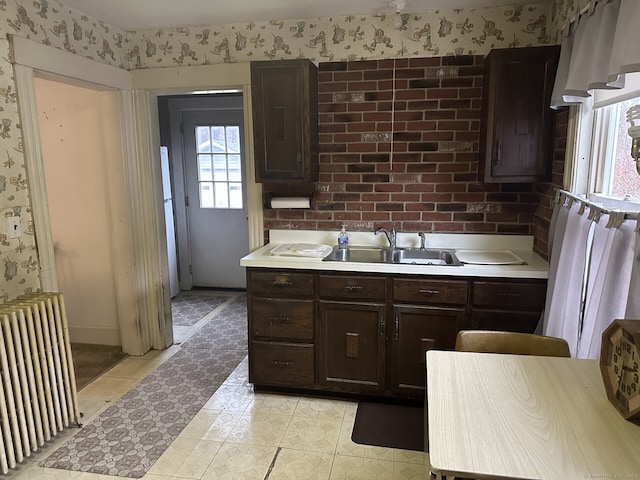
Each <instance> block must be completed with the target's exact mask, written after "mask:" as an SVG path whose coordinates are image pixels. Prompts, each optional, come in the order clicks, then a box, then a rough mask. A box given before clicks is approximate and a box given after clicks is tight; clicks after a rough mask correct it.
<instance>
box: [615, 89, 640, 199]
mask: <svg viewBox="0 0 640 480" xmlns="http://www.w3.org/2000/svg"><path fill="white" fill-rule="evenodd" d="M639 103H640V99H637V98H635V99H632V100H627V101H626V102H621V103H620V104H619V109H618V116H617V122H618V125H617V127H618V128H617V135H616V146H615V149H614V153H613V164H612V175H611V179H610V191H609V192H607V193H608V194H609V195H614V196H621V197H624V196H625V195H632V196H640V175H638V172H637V170H636V164H635V162H634V161H633V158H632V157H631V142H632V139H631V137H630V136H629V133H628V132H627V130H628V128H629V126H630V124H629V122H627V110H628V109H629V108H630V107H631V106H633V105H636V104H639Z"/></svg>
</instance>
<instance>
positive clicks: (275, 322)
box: [251, 298, 313, 340]
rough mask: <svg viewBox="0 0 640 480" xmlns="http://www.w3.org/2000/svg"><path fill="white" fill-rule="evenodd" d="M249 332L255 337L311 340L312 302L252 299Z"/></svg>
mask: <svg viewBox="0 0 640 480" xmlns="http://www.w3.org/2000/svg"><path fill="white" fill-rule="evenodd" d="M251 331H252V332H253V335H255V336H256V337H270V338H276V337H277V338H291V339H296V340H313V300H283V299H277V298H269V299H266V298H254V299H253V300H252V301H251Z"/></svg>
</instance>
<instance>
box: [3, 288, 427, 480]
mask: <svg viewBox="0 0 640 480" xmlns="http://www.w3.org/2000/svg"><path fill="white" fill-rule="evenodd" d="M234 298H235V295H233V296H232V298H231V299H230V300H229V301H233V299H234ZM203 323H204V322H198V323H197V324H195V325H192V326H186V327H175V330H174V335H175V342H176V343H175V344H174V345H173V346H171V347H170V348H168V349H167V350H163V351H151V352H149V353H147V354H146V355H144V356H142V357H128V358H126V359H125V360H123V361H122V362H120V363H119V364H118V365H117V366H116V367H115V368H113V369H112V370H110V371H108V372H107V373H106V374H104V375H103V376H101V377H100V378H98V379H97V380H95V381H94V382H92V383H91V384H89V385H88V386H87V387H85V388H84V389H83V390H81V391H80V392H79V402H80V411H81V412H83V414H84V417H83V423H89V422H90V421H91V420H92V419H93V418H95V417H96V416H97V415H98V414H100V413H101V412H102V411H103V410H104V409H106V408H107V407H108V406H109V405H110V404H111V403H113V402H115V401H117V400H118V399H119V398H120V397H121V396H122V395H124V394H125V393H126V392H127V391H128V390H129V389H131V388H133V387H134V386H135V385H136V384H137V383H138V382H140V381H141V380H142V379H143V378H144V377H145V376H146V375H148V374H149V373H151V372H152V371H153V370H154V369H155V368H157V367H158V366H159V365H160V364H161V363H162V362H164V361H165V360H167V359H168V358H170V357H171V356H172V355H173V354H175V353H176V352H177V351H179V349H180V344H181V343H183V342H184V341H185V340H186V339H188V338H189V337H190V336H191V335H193V333H195V332H196V331H197V330H198V329H199V328H200V327H201V326H202V324H203ZM247 376H248V366H247V360H246V358H245V360H244V361H242V362H241V363H240V365H238V367H237V368H236V370H235V371H234V372H233V373H232V374H231V375H230V376H229V377H228V378H227V380H226V381H225V383H224V384H223V385H222V386H221V387H220V388H219V389H218V390H217V391H216V392H215V393H214V394H213V395H212V397H211V398H210V400H209V401H208V402H207V403H206V404H205V405H204V407H203V408H202V409H201V410H200V412H199V413H198V414H197V415H196V416H195V417H194V418H193V420H192V421H191V422H190V423H189V425H188V426H187V427H186V428H185V429H184V430H183V431H182V432H181V434H180V435H179V436H178V438H177V439H176V440H175V441H174V442H173V444H172V445H171V446H170V447H169V449H168V450H167V451H166V452H165V453H164V454H163V455H162V457H160V459H159V460H158V461H157V462H156V464H155V465H154V466H153V467H152V468H151V470H150V471H149V473H147V474H146V475H145V476H144V477H142V478H143V479H145V480H178V479H182V480H184V479H203V480H213V479H215V480H222V479H233V480H267V479H268V480H285V479H286V480H365V479H366V480H368V479H380V480H411V479H426V478H428V466H427V465H428V458H427V455H426V454H424V453H421V452H414V451H409V450H397V449H389V448H381V447H370V446H366V445H359V444H356V443H353V442H352V441H351V430H352V428H353V421H354V418H355V412H356V407H357V402H352V401H347V400H327V399H320V398H311V397H304V396H297V395H276V394H268V393H254V392H253V387H252V385H250V384H249V383H248V378H247ZM74 430H75V429H70V430H69V431H67V432H64V433H63V434H61V435H60V436H59V438H58V439H56V441H55V442H52V444H51V445H50V446H48V447H47V448H45V449H44V450H43V451H42V452H40V453H38V454H37V455H36V456H35V457H34V458H32V459H30V460H28V461H27V462H25V463H23V464H22V465H21V467H20V469H19V470H18V471H16V472H13V473H11V474H9V475H7V478H19V479H21V480H24V479H37V480H66V479H79V480H117V479H122V478H123V477H111V476H106V475H97V474H90V473H83V472H75V471H67V470H56V469H50V468H43V467H40V466H38V464H39V463H40V462H41V461H42V460H43V459H44V458H46V456H48V455H50V454H51V453H52V452H53V450H55V448H56V447H59V446H61V445H62V444H64V443H65V441H66V440H67V439H68V438H70V436H71V435H73V433H74Z"/></svg>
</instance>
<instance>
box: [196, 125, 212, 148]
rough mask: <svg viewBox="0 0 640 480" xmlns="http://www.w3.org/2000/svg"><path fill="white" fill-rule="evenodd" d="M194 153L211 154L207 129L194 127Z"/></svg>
mask: <svg viewBox="0 0 640 480" xmlns="http://www.w3.org/2000/svg"><path fill="white" fill-rule="evenodd" d="M196 151H197V152H198V153H209V152H211V139H210V138H209V127H196Z"/></svg>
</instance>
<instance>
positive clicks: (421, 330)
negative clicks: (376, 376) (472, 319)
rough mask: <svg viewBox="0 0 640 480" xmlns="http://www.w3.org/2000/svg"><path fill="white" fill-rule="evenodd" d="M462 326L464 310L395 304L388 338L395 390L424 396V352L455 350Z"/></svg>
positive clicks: (392, 381)
mask: <svg viewBox="0 0 640 480" xmlns="http://www.w3.org/2000/svg"><path fill="white" fill-rule="evenodd" d="M463 328H464V310H463V309H444V308H432V307H413V306H395V307H394V309H393V326H392V328H391V336H390V338H389V341H390V343H391V368H390V382H391V385H392V388H393V390H395V391H399V392H405V393H419V394H420V395H423V394H424V388H425V387H424V386H425V382H424V380H425V353H426V352H427V351H428V350H432V349H436V350H453V348H454V346H455V343H456V335H457V334H458V331H459V330H462V329H463Z"/></svg>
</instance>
